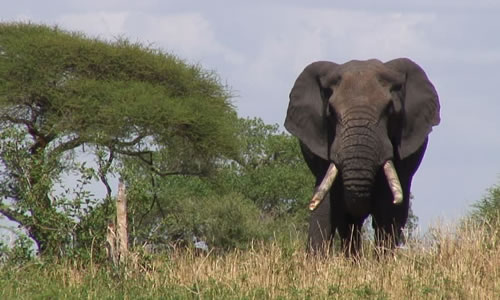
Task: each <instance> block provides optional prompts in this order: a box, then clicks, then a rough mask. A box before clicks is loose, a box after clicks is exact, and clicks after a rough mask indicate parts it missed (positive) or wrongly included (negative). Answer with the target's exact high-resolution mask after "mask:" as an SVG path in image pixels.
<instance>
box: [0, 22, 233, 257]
mask: <svg viewBox="0 0 500 300" xmlns="http://www.w3.org/2000/svg"><path fill="white" fill-rule="evenodd" d="M235 120H236V113H235V111H234V108H233V106H232V105H231V103H230V94H229V93H228V90H227V88H226V87H225V86H224V85H222V84H221V83H220V81H219V79H218V77H217V76H216V74H214V73H213V72H209V71H205V70H203V69H202V68H201V67H200V66H197V65H188V64H186V63H185V62H184V61H182V60H181V59H179V58H177V57H175V56H173V55H170V54H166V53H164V52H161V51H159V50H155V49H151V48H148V47H145V46H143V45H141V44H139V43H130V42H129V41H127V40H124V39H119V40H117V41H113V42H110V41H102V40H99V39H93V38H88V37H86V36H85V35H83V34H80V33H72V32H67V31H64V30H61V29H60V28H58V27H49V26H44V25H36V24H25V23H0V134H1V136H2V140H1V145H0V146H1V147H0V159H1V165H0V199H1V202H0V213H2V214H3V215H4V216H6V217H7V218H9V219H10V220H12V221H15V222H17V223H19V224H21V225H22V226H23V227H24V228H25V229H26V230H27V232H28V235H29V236H30V237H31V238H33V239H34V240H35V242H36V243H37V245H38V248H39V250H40V252H41V253H42V254H57V255H60V254H64V253H68V251H69V250H68V249H71V250H72V249H74V247H79V246H78V245H82V244H85V246H84V248H88V247H90V246H89V245H88V243H90V241H92V243H93V242H95V239H96V238H97V239H98V240H100V239H102V234H103V230H104V229H103V228H105V227H100V226H101V225H102V224H105V223H106V222H107V220H108V219H107V218H108V217H109V214H108V213H109V203H107V202H109V201H110V186H109V183H108V182H107V175H109V174H110V173H111V172H112V171H113V166H114V165H116V163H117V162H118V161H119V160H121V159H124V158H125V157H127V156H129V157H134V158H137V159H140V160H141V161H143V162H146V163H148V168H149V169H151V170H154V171H156V172H157V173H162V174H202V173H206V172H209V170H210V169H211V168H212V165H213V164H214V162H215V161H217V160H220V159H223V158H226V157H233V156H234V155H235V154H236V153H237V144H236V139H235V129H234V126H233V124H234V122H235ZM80 147H81V148H82V150H83V148H85V147H86V148H87V149H90V150H91V152H92V153H93V156H94V161H95V162H96V164H97V165H98V167H97V168H96V170H92V169H91V168H88V167H86V166H84V165H82V164H79V163H78V159H77V158H78V157H77V155H76V153H77V151H76V149H80ZM68 173H75V174H77V175H76V177H77V178H79V179H78V180H79V182H78V187H77V188H76V189H75V190H71V191H69V190H68V189H67V188H66V187H64V190H65V192H66V193H63V194H61V195H55V194H54V189H55V186H56V184H58V183H60V182H61V181H62V179H63V175H64V174H68ZM95 180H100V181H101V182H102V183H103V184H104V185H105V186H106V189H107V196H106V198H105V199H95V197H93V195H91V194H90V193H88V192H86V189H85V187H86V186H88V184H90V182H91V181H95ZM103 202H104V205H101V204H102V203H103ZM94 209H100V210H102V211H100V212H98V213H93V210H94ZM96 218H97V219H96ZM90 220H92V221H90ZM80 221H81V222H82V223H81V224H80ZM92 224H99V230H98V228H97V227H95V226H93V225H92ZM96 234H99V237H96ZM70 252H71V251H70Z"/></svg>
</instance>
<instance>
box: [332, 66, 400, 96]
mask: <svg viewBox="0 0 500 300" xmlns="http://www.w3.org/2000/svg"><path fill="white" fill-rule="evenodd" d="M335 92H336V94H335V96H338V97H339V98H346V100H349V99H350V100H352V99H354V98H364V99H366V100H368V101H380V100H377V99H379V98H387V97H388V96H389V95H390V94H389V89H388V88H387V86H386V85H385V84H384V82H383V81H381V80H380V78H379V76H378V73H377V72H376V71H374V70H354V71H347V72H345V73H344V74H342V80H341V81H340V83H339V85H338V87H337V89H336V91H335Z"/></svg>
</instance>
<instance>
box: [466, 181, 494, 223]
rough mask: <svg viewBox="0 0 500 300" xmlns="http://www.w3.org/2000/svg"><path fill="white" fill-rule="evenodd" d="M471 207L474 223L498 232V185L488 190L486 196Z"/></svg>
mask: <svg viewBox="0 0 500 300" xmlns="http://www.w3.org/2000/svg"><path fill="white" fill-rule="evenodd" d="M472 207H473V210H472V213H471V216H472V219H473V220H474V221H475V222H477V223H478V224H481V225H482V224H486V225H488V226H490V227H491V228H493V229H496V230H497V231H498V230H500V184H497V185H495V186H493V187H491V188H490V189H488V192H487V194H486V195H485V196H484V197H483V198H482V199H481V200H479V201H478V202H476V203H475V204H473V206H472Z"/></svg>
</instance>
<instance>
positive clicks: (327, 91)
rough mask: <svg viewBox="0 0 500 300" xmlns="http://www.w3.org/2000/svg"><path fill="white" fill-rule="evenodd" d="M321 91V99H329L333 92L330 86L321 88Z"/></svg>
mask: <svg viewBox="0 0 500 300" xmlns="http://www.w3.org/2000/svg"><path fill="white" fill-rule="evenodd" d="M321 93H322V94H323V95H322V96H323V99H327V100H328V99H330V97H331V96H332V94H333V89H332V88H322V89H321Z"/></svg>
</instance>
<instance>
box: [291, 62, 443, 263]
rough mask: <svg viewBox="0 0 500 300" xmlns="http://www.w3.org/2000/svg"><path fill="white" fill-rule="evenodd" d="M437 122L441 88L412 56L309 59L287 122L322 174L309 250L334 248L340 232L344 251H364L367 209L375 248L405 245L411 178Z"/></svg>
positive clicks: (313, 205)
mask: <svg viewBox="0 0 500 300" xmlns="http://www.w3.org/2000/svg"><path fill="white" fill-rule="evenodd" d="M439 123H440V104H439V98H438V95H437V92H436V89H435V88H434V86H433V84H432V83H431V82H430V81H429V79H428V77H427V75H426V73H425V72H424V70H423V69H422V68H421V67H420V66H418V65H417V64H416V63H415V62H413V61H411V60H410V59H408V58H398V59H394V60H391V61H388V62H385V63H383V62H381V61H379V60H376V59H372V60H366V61H359V60H352V61H349V62H346V63H344V64H336V63H334V62H329V61H317V62H314V63H312V64H310V65H308V66H307V67H306V68H305V69H304V70H303V71H302V73H300V75H299V76H298V78H297V79H296V81H295V84H294V86H293V88H292V90H291V92H290V102H289V105H288V110H287V115H286V119H285V124H284V125H285V128H286V129H287V130H288V131H289V132H290V133H291V134H292V135H294V136H295V137H296V138H298V140H299V144H300V149H301V151H302V155H303V157H304V160H305V162H306V164H307V166H308V167H309V169H310V171H311V172H312V174H313V175H314V177H315V178H316V184H315V193H314V195H313V198H312V200H311V203H310V205H309V209H310V210H311V214H310V218H309V232H308V249H309V250H312V251H321V252H323V251H325V249H328V251H330V250H331V249H332V241H333V238H334V236H335V234H336V232H338V234H339V237H340V241H341V245H342V247H343V250H344V251H345V254H346V255H347V256H357V255H359V252H360V251H359V250H360V247H361V228H362V225H363V223H364V220H365V219H366V218H367V217H368V216H369V215H371V216H372V226H373V229H374V233H375V244H376V246H377V248H376V249H386V250H387V249H394V248H395V247H396V246H397V245H399V244H400V242H401V241H402V238H403V236H402V229H403V228H404V226H405V224H406V221H407V219H408V211H409V204H410V187H411V181H412V178H413V175H414V174H415V172H416V171H417V169H418V167H419V165H420V163H421V161H422V159H423V156H424V153H425V150H426V148H427V143H428V136H429V133H430V132H431V131H432V127H433V126H436V125H438V124H439ZM323 199H326V200H325V201H322V200H323ZM325 245H328V246H326V247H325ZM386 250H383V251H386Z"/></svg>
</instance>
